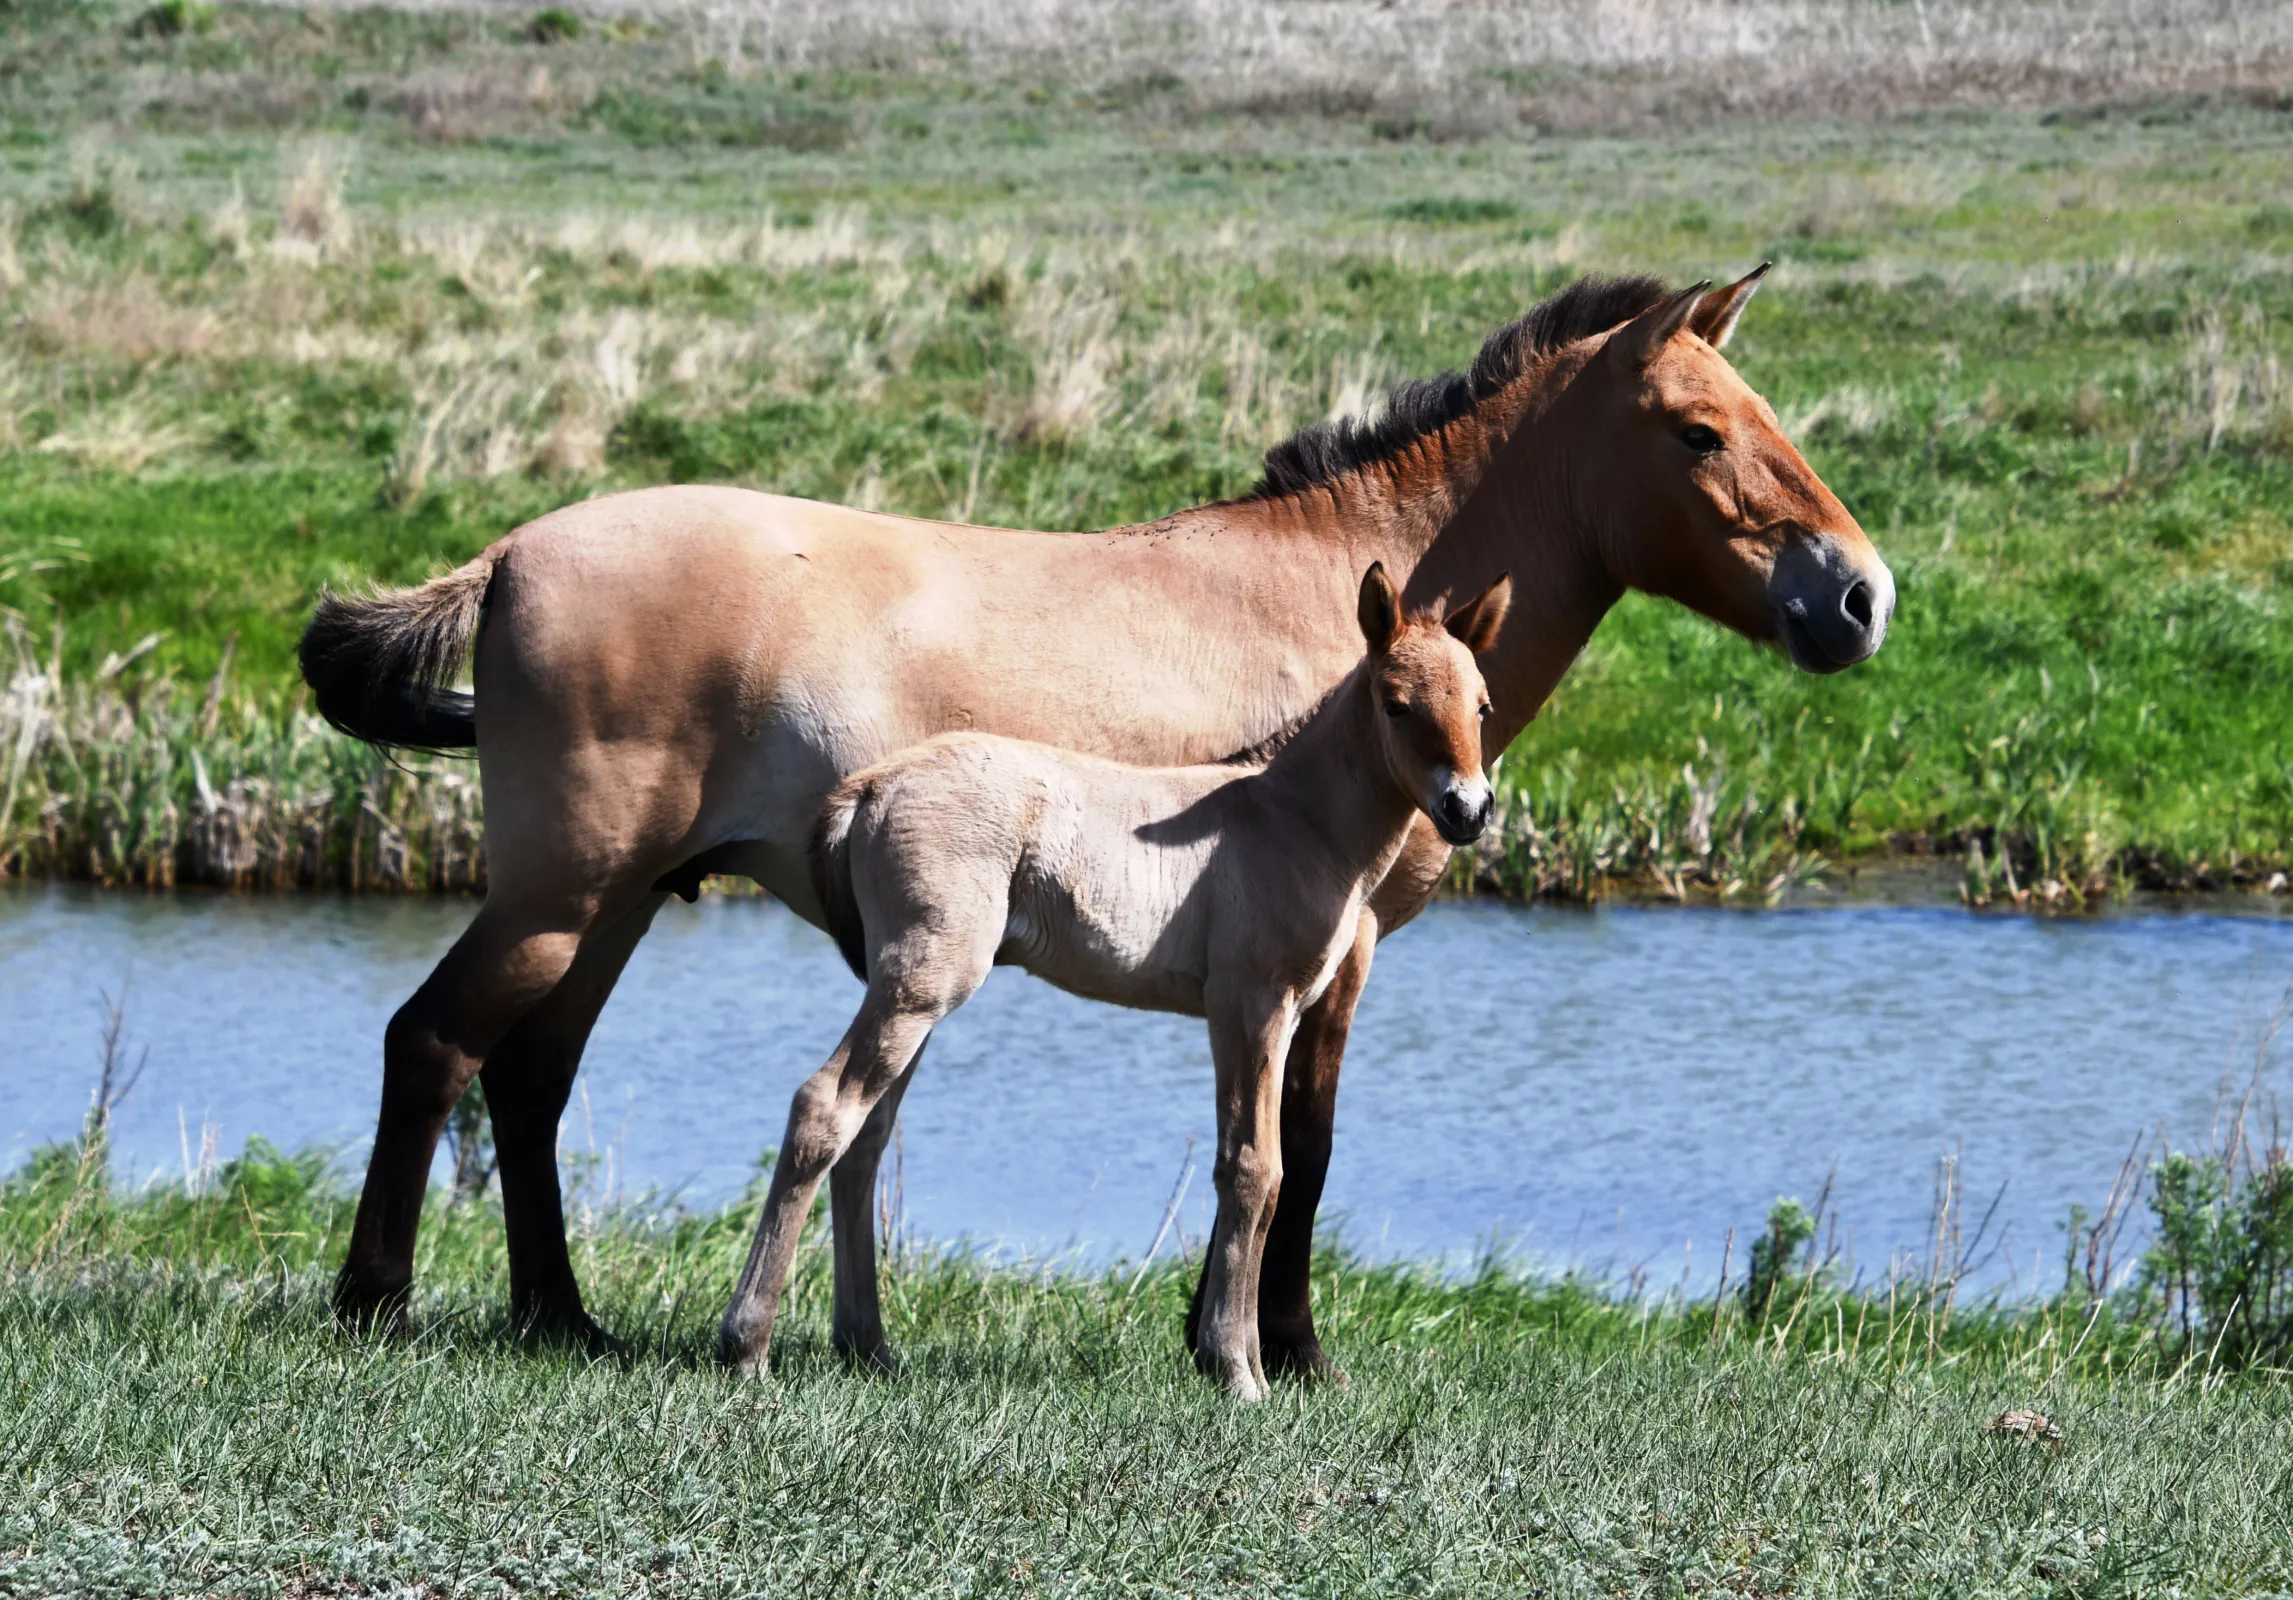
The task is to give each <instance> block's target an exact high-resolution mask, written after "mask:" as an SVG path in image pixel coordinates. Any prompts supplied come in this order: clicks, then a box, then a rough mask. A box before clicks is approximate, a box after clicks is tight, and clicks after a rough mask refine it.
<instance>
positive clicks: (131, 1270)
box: [0, 1141, 2293, 1596]
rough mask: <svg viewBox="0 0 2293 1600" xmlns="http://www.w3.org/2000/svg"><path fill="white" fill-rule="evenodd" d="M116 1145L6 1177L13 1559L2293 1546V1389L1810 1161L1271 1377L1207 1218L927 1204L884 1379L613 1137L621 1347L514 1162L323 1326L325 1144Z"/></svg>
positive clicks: (332, 1583)
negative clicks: (548, 1289) (518, 1219)
mask: <svg viewBox="0 0 2293 1600" xmlns="http://www.w3.org/2000/svg"><path fill="white" fill-rule="evenodd" d="M104 1176H105V1175H104V1173H103V1171H102V1162H101V1145H100V1141H99V1142H97V1143H93V1144H86V1145H80V1146H76V1147H75V1146H66V1147H61V1148H59V1149H55V1150H51V1151H49V1152H46V1153H44V1154H43V1156H42V1157H40V1158H38V1159H36V1160H35V1162H34V1163H33V1165H32V1166H31V1167H30V1168H28V1169H27V1170H26V1171H24V1172H21V1173H18V1174H17V1175H15V1176H14V1177H13V1178H12V1179H10V1180H8V1181H7V1182H6V1183H5V1185H0V1463H4V1465H0V1483H4V1484H5V1492H4V1493H0V1593H5V1594H25V1595H39V1594H51V1593H61V1592H71V1593H88V1594H95V1593H102V1594H121V1595H135V1594H162V1593H167V1594H172V1593H201V1594H239V1593H288V1594H338V1593H382V1592H388V1593H421V1594H425V1595H439V1596H446V1595H465V1594H468V1595H502V1594H524V1593H540V1594H588V1593H614V1594H657V1593H772V1594H851V1593H861V1592H881V1593H891V1594H901V1595H991V1594H994V1595H1005V1594H1007V1595H1040V1594H1075V1595H1097V1594H1171V1593H1184V1594H1245V1593H1250V1594H1256V1593H1266V1592H1269V1591H1272V1592H1278V1593H1282V1594H1295V1595H1328V1596H1345V1595H1359V1594H1368V1593H1380V1594H1383V1593H1410V1594H1442V1595H1447V1594H1459V1595H1462V1594H1595V1593H1599V1594H1614V1593H1632V1594H1642V1593H1646V1594H1682V1593H1689V1594H1703V1593H1733V1594H1746V1595H1750V1594H1758V1595H1782V1594H1799V1593H1823V1594H1879V1593H1904V1592H1915V1593H1953V1594H1982V1595H1990V1594H2052V1595H2133V1594H2143V1595H2152V1594H2167V1593H2173V1594H2261V1593H2282V1592H2284V1591H2285V1590H2286V1589H2287V1588H2288V1587H2293V1565H2289V1564H2288V1563H2289V1561H2293V1544H2289V1543H2288V1541H2287V1538H2286V1532H2287V1525H2286V1510H2285V1508H2286V1504H2287V1495H2288V1491H2289V1490H2293V1449H2289V1447H2288V1440H2289V1439H2293V1427H2289V1424H2293V1414H2289V1409H2288V1407H2289V1397H2293V1390H2288V1388H2287V1386H2286V1385H2285V1384H2284V1383H2283V1382H2282V1381H2281V1378H2277V1377H2271V1376H2269V1375H2267V1373H2266V1370H2264V1371H2263V1372H2261V1373H2254V1372H2250V1371H2248V1372H2244V1373H2237V1372H2233V1370H2232V1366H2231V1363H2230V1362H2229V1361H2228V1360H2226V1359H2223V1358H2222V1357H2221V1349H2220V1343H2219V1341H2218V1339H2215V1340H2214V1341H2213V1342H2212V1343H2211V1345H2210V1346H2209V1344H2208V1342H2207V1341H2206V1340H2204V1339H2200V1340H2198V1341H2196V1342H2194V1343H2192V1342H2187V1341H2178V1340H2176V1339H2174V1338H2173V1337H2171V1336H2170V1335H2169V1334H2166V1333H2162V1332H2161V1330H2160V1328H2159V1326H2158V1325H2157V1324H2156V1323H2155V1322H2153V1321H2150V1320H2147V1319H2146V1318H2145V1316H2144V1315H2143V1313H2142V1311H2141V1309H2140V1307H2139V1305H2138V1304H2137V1302H2135V1301H2134V1300H2130V1299H2128V1298H2127V1297H2125V1296H2123V1295H2119V1296H2105V1297H2102V1298H2092V1297H2089V1296H2088V1295H2087V1294H2086V1293H2085V1292H2084V1291H2083V1288H2082V1285H2081V1280H2080V1278H2079V1276H2078V1270H2077V1268H2078V1263H2077V1261H2076V1260H2075V1257H2074V1259H2073V1261H2072V1262H2071V1267H2072V1271H2071V1275H2070V1280H2069V1283H2068V1284H2067V1285H2066V1287H2065V1289H2064V1291H2063V1293H2062V1294H2061V1295H2060V1296H2058V1297H2055V1298H2053V1299H2050V1300H2047V1301H2045V1302H2043V1303H2033V1304H2028V1305H2022V1306H2019V1307H2013V1308H2001V1307H1999V1306H1996V1305H1991V1304H1976V1303H1963V1302H1961V1301H1959V1300H1958V1299H1957V1297H1956V1296H1955V1294H1954V1292H1953V1291H1954V1285H1953V1284H1952V1282H1951V1278H1950V1269H1949V1267H1948V1266H1947V1265H1940V1266H1937V1265H1932V1264H1931V1265H1929V1266H1928V1267H1925V1268H1916V1267H1914V1268H1912V1269H1910V1270H1907V1271H1904V1272H1901V1273H1898V1274H1895V1275H1891V1276H1890V1278H1889V1280H1888V1281H1887V1282H1886V1283H1884V1284H1870V1283H1866V1284H1862V1285H1843V1284H1839V1283H1835V1282H1833V1281H1831V1280H1829V1279H1828V1278H1827V1277H1826V1276H1825V1275H1824V1273H1823V1271H1822V1261H1823V1258H1822V1257H1821V1255H1820V1254H1819V1252H1818V1251H1817V1250H1816V1249H1815V1248H1814V1246H1815V1244H1816V1241H1815V1239H1814V1238H1813V1236H1812V1235H1810V1234H1808V1233H1806V1232H1805V1231H1803V1230H1804V1229H1805V1226H1806V1224H1807V1223H1809V1222H1810V1221H1811V1220H1812V1219H1810V1218H1808V1217H1807V1216H1806V1215H1805V1214H1804V1213H1799V1214H1797V1216H1796V1218H1795V1217H1794V1216H1793V1215H1792V1214H1791V1213H1790V1212H1786V1211H1783V1210H1781V1209H1780V1208H1779V1215H1778V1217H1777V1218H1771V1230H1772V1231H1771V1233H1770V1234H1769V1235H1768V1236H1767V1237H1768V1240H1770V1241H1781V1244H1780V1248H1779V1247H1777V1246H1776V1245H1774V1244H1773V1243H1771V1244H1770V1248H1769V1249H1768V1250H1767V1251H1766V1252H1765V1254H1764V1255H1763V1254H1762V1252H1761V1251H1759V1250H1757V1249H1755V1250H1754V1251H1753V1252H1752V1260H1751V1263H1750V1271H1749V1272H1748V1273H1747V1272H1746V1271H1745V1268H1744V1266H1743V1265H1741V1264H1739V1266H1738V1268H1737V1274H1736V1277H1735V1279H1733V1280H1731V1282H1730V1283H1729V1284H1728V1285H1725V1286H1723V1287H1722V1288H1721V1289H1719V1290H1718V1291H1716V1292H1714V1293H1711V1294H1709V1295H1705V1296H1701V1297H1698V1298H1696V1299H1695V1300H1693V1301H1692V1302H1691V1301H1687V1300H1684V1299H1683V1298H1681V1297H1679V1296H1676V1295H1672V1296H1665V1295H1659V1296H1655V1297H1652V1298H1651V1297H1642V1298H1638V1299H1631V1298H1620V1297H1618V1296H1616V1295H1614V1294H1613V1293H1610V1292H1607V1291H1605V1290H1604V1289H1603V1287H1602V1286H1601V1285H1599V1284H1598V1283H1595V1282H1588V1281H1582V1280H1577V1279H1559V1280H1556V1279H1551V1278H1535V1277H1525V1276H1521V1275H1519V1274H1516V1273H1514V1272H1512V1271H1510V1270H1508V1269H1507V1268H1506V1267H1505V1265H1504V1264H1503V1263H1502V1262H1491V1263H1489V1264H1488V1265H1487V1266H1486V1267H1485V1268H1484V1269H1483V1270H1482V1271H1480V1272H1479V1273H1477V1274H1473V1275H1470V1276H1468V1277H1466V1278H1464V1279H1444V1278H1440V1277H1436V1276H1433V1275H1430V1274H1427V1273H1423V1272H1419V1271H1414V1270H1412V1269H1409V1268H1407V1267H1402V1266H1382V1267H1373V1266H1368V1265H1364V1264H1363V1263H1361V1262H1359V1261H1357V1260H1353V1259H1350V1258H1348V1257H1347V1256H1345V1255H1344V1254H1343V1253H1342V1252H1338V1251H1335V1250H1332V1251H1329V1252H1325V1255H1324V1258H1323V1259H1322V1261H1321V1262H1320V1263H1319V1268H1318V1271H1317V1279H1316V1283H1317V1299H1318V1305H1317V1316H1318V1317H1319V1318H1320V1320H1321V1322H1322V1325H1323V1327H1324V1330H1325V1335H1326V1337H1328V1339H1329V1341H1330V1348H1331V1349H1332V1351H1333V1353H1334V1354H1335V1355H1336V1356H1337V1358H1338V1359H1339V1360H1340V1361H1341V1362H1342V1363H1343V1364H1344V1365H1345V1366H1346V1367H1347V1368H1348V1369H1349V1370H1350V1373H1351V1377H1352V1382H1351V1384H1350V1386H1348V1387H1346V1388H1344V1389H1329V1388H1315V1389H1311V1390H1307V1389H1300V1388H1298V1387H1297V1386H1295V1385H1283V1386H1281V1387H1279V1388H1278V1389H1277V1391H1276V1393H1275V1395H1274V1397H1273V1398H1272V1399H1270V1400H1269V1401H1267V1402H1266V1403H1264V1404H1262V1405H1260V1406H1257V1407H1255V1408H1249V1409H1243V1408H1237V1407H1235V1406H1233V1405H1231V1404H1229V1403H1228V1402H1226V1401H1225V1400H1224V1399H1223V1398H1222V1397H1220V1396H1219V1395H1218V1394H1217V1393H1216V1391H1214V1390H1213V1389H1212V1388H1211V1387H1210V1386H1209V1385H1208V1384H1206V1383H1204V1382H1203V1381H1201V1380H1200V1379H1198V1378H1197V1377H1195V1376H1194V1374H1193V1372H1192V1371H1191V1368H1190V1365H1189V1364H1188V1363H1187V1361H1186V1360H1185V1358H1184V1355H1183V1353H1182V1349H1181V1344H1180V1327H1181V1323H1182V1319H1183V1316H1184V1310H1185V1301H1186V1295H1187V1292H1188V1289H1189V1287H1190V1283H1191V1276H1192V1268H1191V1266H1189V1265H1175V1264H1173V1263H1172V1261H1171V1260H1170V1258H1169V1257H1168V1256H1167V1255H1166V1256H1165V1258H1164V1259H1163V1260H1162V1261H1161V1262H1160V1263H1158V1264H1146V1263H1141V1264H1133V1263H1127V1262H1126V1263H1119V1264H1116V1265H1115V1266H1112V1267H1109V1268H1103V1269H1097V1270H1092V1271H1084V1272H1078V1271H1075V1270H1072V1269H1071V1268H1063V1267H1061V1266H1060V1265H1059V1264H1057V1263H1045V1264H1041V1265H1039V1266H1028V1265H1025V1264H1019V1265H1013V1264H1008V1263H1007V1264H1004V1265H1000V1266H991V1265H988V1264H986V1263H983V1262H981V1261H978V1260H974V1259H969V1258H966V1257H963V1256H961V1255H953V1254H949V1253H947V1252H944V1251H936V1250H933V1249H930V1248H927V1247H918V1246H915V1245H913V1244H901V1243H897V1241H898V1240H899V1239H900V1234H899V1232H898V1229H897V1226H896V1218H894V1219H888V1220H890V1221H891V1222H892V1224H893V1225H892V1226H891V1228H890V1230H889V1232H890V1236H891V1237H892V1238H893V1239H894V1240H895V1248H894V1250H893V1253H892V1256H891V1258H890V1260H891V1265H890V1273H889V1277H888V1279H887V1283H886V1291H887V1292H886V1317H887V1322H888V1325H889V1327H890V1331H891V1333H892V1335H893V1338H894V1341H895V1343H896V1344H897V1345H898V1346H899V1348H900V1349H901V1351H902V1353H903V1363H904V1364H903V1367H902V1369H901V1371H900V1372H899V1374H898V1375H897V1376H895V1377H891V1378H883V1377H875V1376H869V1375H865V1374H858V1373H853V1372H850V1371H847V1370H846V1369H845V1368H844V1367H843V1366H842V1365H841V1363H839V1362H838V1360H837V1359H836V1358H835V1357H834V1355H833V1354H832V1353H831V1352H830V1351H829V1350H828V1348H827V1344H826V1336H825V1335H826V1318H827V1291H828V1285H827V1275H826V1270H825V1269H826V1255H827V1251H826V1246H825V1239H824V1238H816V1240H815V1242H814V1243H813V1244H811V1245H810V1246H808V1247H807V1249H806V1251H805V1253H804V1254H803V1255H802V1256H800V1258H799V1273H798V1277H797V1280H796V1284H795V1287H794V1292H793V1294H794V1297H793V1299H792V1301H791V1310H790V1313H789V1317H788V1321H787V1322H786V1323H785V1324H784V1341H785V1342H784V1344H783V1347H782V1353H781V1355H780V1356H779V1357H778V1358H776V1359H777V1360H778V1368H777V1370H776V1372H775V1373H774V1375H773V1376H772V1377H771V1378H770V1379H768V1380H762V1381H754V1382H749V1381H740V1380H735V1379H732V1378H729V1377H727V1376H726V1375H725V1374H724V1373H723V1372H722V1371H721V1370H720V1369H719V1368H718V1367H717V1366H716V1365H715V1362H714V1356H713V1352H714V1335H715V1316H716V1313H717V1311H718V1309H719V1306H720V1304H721V1300H722V1297H723V1295H724V1292H725V1286H726V1285H727V1284H728V1283H729V1282H730V1281H731V1278H732V1276H733V1273H734V1271H735V1267H736V1263H737V1261H738V1259H739V1257H740V1254H741V1252H742V1251H743V1250H744V1249H745V1245H746V1236H747V1232H748V1226H749V1222H750V1208H749V1207H747V1206H736V1207H733V1208H731V1209H729V1210H727V1211H725V1212H722V1213H715V1212H708V1213H684V1212H678V1211H674V1210H654V1209H650V1208H648V1207H646V1206H645V1205H643V1204H632V1205H625V1206H622V1207H619V1208H614V1207H610V1206H604V1205H600V1204H597V1203H596V1197H595V1195H594V1193H593V1192H591V1191H589V1190H585V1189H583V1188H580V1187H578V1186H577V1189H576V1195H575V1198H576V1204H575V1207H574V1225H575V1237H576V1260H577V1262H578V1264H579V1266H580V1269H581V1271H582V1273H583V1274H584V1277H585V1279H586V1281H587V1282H588V1284H589V1285H590V1290H591V1303H592V1305H593V1306H595V1307H596V1308H597V1310H598V1311H599V1313H600V1315H601V1316H602V1318H603V1319H604V1320H605V1321H606V1322H607V1323H608V1324H609V1325H610V1326H611V1327H613V1328H614V1329H615V1330H617V1332H618V1333H620V1334H621V1335H622V1336H623V1337H624V1338H626V1339H627V1340H628V1341H629V1343H630V1349H629V1351H628V1353H627V1354H626V1355H624V1356H622V1357H618V1358H605V1359H592V1358H590V1357H587V1356H583V1355H578V1354H575V1353H572V1352H569V1351H566V1350H563V1349H556V1348H551V1347H547V1346H538V1347H537V1346H534V1345H531V1344H528V1343H526V1342H524V1341H522V1340H521V1339H520V1338H519V1336H518V1333H517V1330H516V1329H515V1328H514V1327H511V1326H509V1325H507V1323H506V1322H505V1321H504V1320H503V1317H502V1313H501V1309H500V1308H501V1306H502V1303H503V1299H502V1296H503V1290H502V1285H503V1280H504V1270H505V1269H504V1264H503V1260H502V1256H501V1244H500V1238H501V1235H500V1220H499V1215H498V1212H497V1211H496V1209H495V1208H494V1206H493V1205H492V1203H491V1202H490V1201H489V1200H487V1199H486V1198H483V1197H482V1196H472V1195H467V1194H465V1195H460V1196H456V1195H451V1194H449V1193H447V1192H446V1191H445V1190H443V1189H441V1190H439V1191H437V1192H436V1193H435V1194H434V1195H433V1199H432V1207H431V1215H430V1217H429V1221H428V1223H427V1225H426V1228H425V1232H424V1236H423V1256H422V1262H421V1272H422V1282H423V1284H424V1285H425V1287H424V1289H423V1292H422V1295H421V1299H420V1302H419V1307H418V1309H419V1314H420V1316H421V1321H422V1332H421V1333H420V1335H419V1336H418V1337H417V1338H415V1339H413V1340H412V1341H410V1342H405V1343H391V1342H367V1341H361V1340H355V1339H348V1338H345V1337H342V1336H340V1335H338V1334H336V1333H335V1332H334V1331H333V1330H332V1328H331V1326H330V1319H329V1315H328V1312H327V1309H326V1287H327V1276H326V1269H327V1267H328V1266H329V1265H330V1264H331V1262H332V1261H333V1260H334V1259H335V1257H336V1256H337V1254H338V1253H339V1250H340V1246H341V1241H342V1239H343V1237H344V1234H345V1231H346V1229H347V1226H348V1221H349V1211H350V1201H349V1198H348V1196H347V1193H346V1191H345V1190H344V1189H343V1188H342V1187H341V1186H340V1185H339V1184H338V1183H337V1182H335V1181H334V1180H333V1179H332V1178H331V1177H330V1176H329V1174H328V1171H327V1163H326V1161H325V1158H324V1157H323V1156H318V1157H304V1158H288V1157H283V1156H280V1155H278V1154H277V1153H276V1152H272V1151H269V1150H267V1149H264V1148H262V1147H260V1146H257V1147H254V1148H251V1149H250V1150H249V1151H248V1152H247V1153H246V1154H245V1155H244V1156H243V1157H242V1158H240V1159H239V1160H237V1161H234V1162H228V1163H224V1164H222V1165H221V1166H219V1167H217V1166H213V1165H209V1166H206V1167H205V1168H204V1169H202V1170H201V1171H199V1172H196V1173H190V1174H186V1175H185V1178H184V1180H183V1181H182V1182H181V1183H180V1184H175V1183H169V1184H154V1185H152V1186H150V1187H147V1188H144V1189H141V1190H137V1191H134V1192H132V1193H126V1194H123V1193H122V1192H120V1191H119V1190H117V1189H115V1188H113V1187H111V1186H109V1185H108V1184H107V1183H106V1182H105V1181H104ZM1803 1242H1804V1243H1805V1244H1806V1245H1807V1246H1808V1247H1809V1248H1807V1250H1806V1253H1805V1255H1804V1256H1803V1255H1802V1254H1801V1252H1800V1246H1801V1244H1802V1243H1803ZM1763 1261H1764V1262H1765V1266H1764V1268H1763V1265H1762V1263H1763ZM1763 1273H1764V1275H1763ZM2282 1292H2283V1290H2282V1288H2281V1289H2280V1293H2282ZM2018 1413H2019V1414H2023V1415H2020V1416H2018V1415H2017V1414H2018ZM2031 1413H2035V1416H2036V1420H2033V1418H2032V1416H2031V1415H2029V1414H2031Z"/></svg>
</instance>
